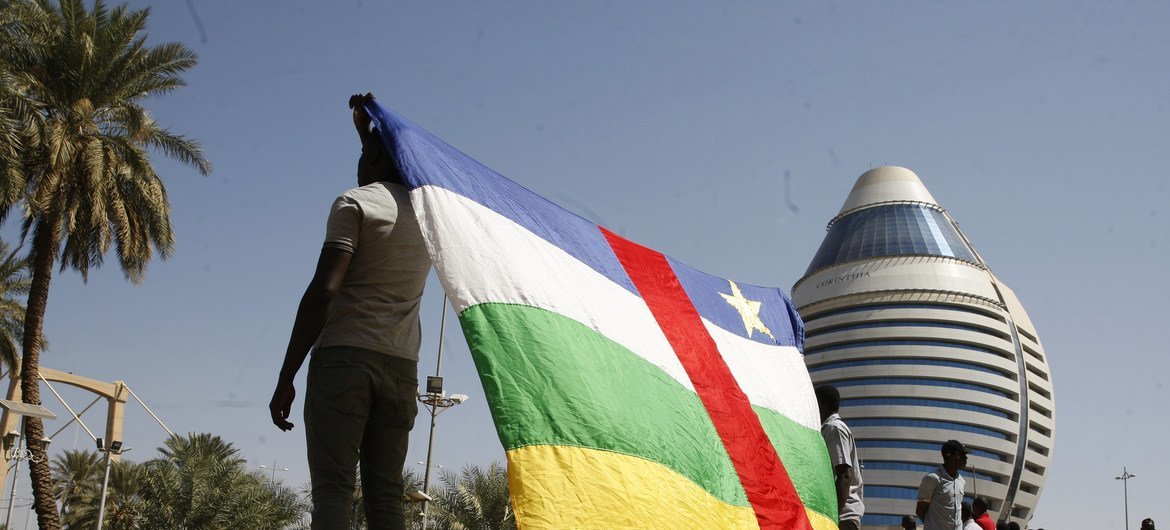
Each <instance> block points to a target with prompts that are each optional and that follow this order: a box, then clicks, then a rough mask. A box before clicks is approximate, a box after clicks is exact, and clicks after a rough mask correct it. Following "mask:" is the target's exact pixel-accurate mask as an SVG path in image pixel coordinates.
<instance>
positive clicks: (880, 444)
mask: <svg viewBox="0 0 1170 530" xmlns="http://www.w3.org/2000/svg"><path fill="white" fill-rule="evenodd" d="M850 423H852V422H850ZM857 447H870V448H874V449H921V450H923V451H931V452H934V453H938V452H939V450H940V449H942V444H941V443H929V442H912V441H908V440H880V439H879V440H857ZM967 450H969V451H971V455H973V456H981V457H983V458H988V459H991V460H998V461H1000V462H1008V461H1010V460H1011V458H1010V457H1008V456H1007V455H1001V454H999V453H993V452H991V451H984V450H982V449H972V448H970V447H968V448H967Z"/></svg>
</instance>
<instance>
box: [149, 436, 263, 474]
mask: <svg viewBox="0 0 1170 530" xmlns="http://www.w3.org/2000/svg"><path fill="white" fill-rule="evenodd" d="M158 452H159V454H161V455H162V457H163V458H165V459H168V460H170V461H172V462H174V463H175V465H177V466H183V465H186V463H188V462H197V461H200V460H203V459H211V460H213V461H216V462H224V463H226V464H228V465H230V466H238V465H243V464H244V459H243V458H242V457H240V456H239V454H240V450H239V449H236V448H235V447H233V446H232V444H231V442H227V441H224V439H223V438H220V437H219V436H216V435H214V434H211V433H206V432H202V433H194V432H193V433H188V434H187V435H186V436H178V435H176V436H171V437H170V438H167V440H166V441H165V442H163V447H159V448H158Z"/></svg>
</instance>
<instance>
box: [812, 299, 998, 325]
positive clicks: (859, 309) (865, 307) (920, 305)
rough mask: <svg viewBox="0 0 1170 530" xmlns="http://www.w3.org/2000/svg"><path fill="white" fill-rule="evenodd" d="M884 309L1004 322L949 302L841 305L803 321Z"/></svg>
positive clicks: (995, 316)
mask: <svg viewBox="0 0 1170 530" xmlns="http://www.w3.org/2000/svg"><path fill="white" fill-rule="evenodd" d="M886 309H931V310H941V311H959V312H963V313H971V314H975V315H979V316H983V317H988V318H992V319H995V320H998V321H1000V322H1004V318H1003V315H1000V314H997V313H994V312H992V311H988V310H982V309H978V308H974V307H969V306H962V305H951V304H931V303H915V304H871V305H862V306H850V307H843V308H841V309H830V310H828V311H825V312H823V313H815V314H812V315H809V316H808V318H805V319H804V323H805V324H809V323H811V322H814V321H816V320H818V319H822V318H825V317H831V316H834V315H844V314H846V313H858V312H862V311H866V312H868V311H883V310H886ZM802 316H803V315H802Z"/></svg>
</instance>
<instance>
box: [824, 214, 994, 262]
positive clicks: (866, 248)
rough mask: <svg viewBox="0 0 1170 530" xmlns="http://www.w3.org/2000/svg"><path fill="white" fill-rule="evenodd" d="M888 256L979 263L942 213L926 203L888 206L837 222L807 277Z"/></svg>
mask: <svg viewBox="0 0 1170 530" xmlns="http://www.w3.org/2000/svg"><path fill="white" fill-rule="evenodd" d="M886 256H943V257H947V258H955V259H961V260H963V261H969V262H971V263H978V260H976V259H975V253H974V252H971V249H969V248H967V245H966V243H964V242H963V239H962V238H961V237H959V232H958V230H956V229H955V227H954V226H953V225H952V224H951V222H950V221H949V220H948V219H947V218H946V216H945V215H943V212H942V211H941V210H937V209H935V208H932V207H930V206H927V205H925V204H885V205H881V206H874V207H872V208H866V209H864V210H858V211H856V212H853V213H851V214H849V215H846V216H845V217H842V218H840V219H838V220H837V221H836V222H835V223H833V226H831V227H830V228H829V235H827V236H825V240H824V242H822V243H821V248H820V249H819V250H817V255H816V257H814V258H813V260H812V263H811V264H809V266H808V270H807V271H805V274H806V275H807V274H812V273H813V272H814V271H818V270H820V269H823V268H825V267H829V266H831V265H835V264H837V263H843V262H846V261H854V260H859V259H868V258H880V257H886Z"/></svg>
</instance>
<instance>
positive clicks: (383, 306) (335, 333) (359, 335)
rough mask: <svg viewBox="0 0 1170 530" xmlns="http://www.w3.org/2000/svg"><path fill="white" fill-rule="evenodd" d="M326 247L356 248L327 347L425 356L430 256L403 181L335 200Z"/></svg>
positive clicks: (333, 309) (326, 334)
mask: <svg viewBox="0 0 1170 530" xmlns="http://www.w3.org/2000/svg"><path fill="white" fill-rule="evenodd" d="M325 246H326V247H333V248H339V249H342V250H346V251H348V252H352V253H353V257H352V258H351V259H350V263H349V268H348V269H347V271H346V273H345V279H344V280H343V281H342V283H341V287H340V289H339V290H338V292H337V294H336V296H335V298H334V300H333V303H332V304H331V306H330V311H329V316H328V320H327V321H326V324H325V329H324V330H323V331H322V332H321V340H320V343H319V346H321V347H327V346H352V347H358V348H364V349H367V350H372V351H376V352H380V353H385V354H387V355H391V356H394V357H400V358H404V359H409V360H418V348H419V343H420V340H421V336H420V330H419V318H418V311H419V305H420V303H421V300H422V292H423V286H424V285H425V283H426V277H427V273H428V271H429V270H430V258H429V257H428V255H427V251H426V246H425V245H424V243H423V239H422V234H421V233H420V232H419V227H418V221H417V219H415V216H414V210H413V209H412V208H411V205H410V196H409V192H407V191H406V188H404V187H403V186H401V185H398V184H392V183H388V182H376V183H374V184H369V185H366V186H362V187H360V188H354V189H351V190H349V191H347V192H345V193H343V194H342V195H341V196H340V197H338V198H337V200H336V201H334V203H333V209H332V210H331V211H330V214H329V224H328V227H327V228H326V236H325Z"/></svg>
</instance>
